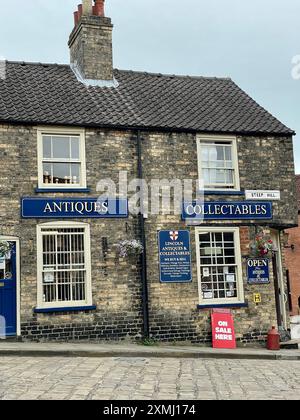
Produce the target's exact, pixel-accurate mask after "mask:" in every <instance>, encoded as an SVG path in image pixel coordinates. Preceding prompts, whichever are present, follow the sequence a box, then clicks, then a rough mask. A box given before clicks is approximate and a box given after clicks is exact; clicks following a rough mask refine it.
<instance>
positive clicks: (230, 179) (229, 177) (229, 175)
mask: <svg viewBox="0 0 300 420" xmlns="http://www.w3.org/2000/svg"><path fill="white" fill-rule="evenodd" d="M226 172H227V184H233V171H226Z"/></svg>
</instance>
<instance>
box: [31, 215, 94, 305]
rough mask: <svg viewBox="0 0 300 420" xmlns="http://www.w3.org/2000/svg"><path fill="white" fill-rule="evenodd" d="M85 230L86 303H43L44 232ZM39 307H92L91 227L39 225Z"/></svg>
mask: <svg viewBox="0 0 300 420" xmlns="http://www.w3.org/2000/svg"><path fill="white" fill-rule="evenodd" d="M47 228H49V229H76V228H79V229H84V247H85V251H84V252H85V269H86V285H85V288H86V299H85V300H84V301H59V302H44V301H43V275H42V273H43V232H42V231H43V230H44V229H47ZM36 237H37V307H38V308H40V309H49V308H68V307H70V308H76V307H83V306H91V305H92V275H91V237H90V225H89V224H88V223H82V222H49V223H41V224H39V225H37V235H36Z"/></svg>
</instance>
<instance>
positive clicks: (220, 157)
mask: <svg viewBox="0 0 300 420" xmlns="http://www.w3.org/2000/svg"><path fill="white" fill-rule="evenodd" d="M217 160H221V161H224V147H223V146H217Z"/></svg>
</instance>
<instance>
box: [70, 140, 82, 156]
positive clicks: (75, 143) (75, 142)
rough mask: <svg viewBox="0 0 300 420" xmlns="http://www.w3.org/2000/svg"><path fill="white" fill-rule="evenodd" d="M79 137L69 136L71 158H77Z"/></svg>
mask: <svg viewBox="0 0 300 420" xmlns="http://www.w3.org/2000/svg"><path fill="white" fill-rule="evenodd" d="M79 157H80V156H79V137H71V158H72V159H79Z"/></svg>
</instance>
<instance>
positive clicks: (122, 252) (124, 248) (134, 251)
mask: <svg viewBox="0 0 300 420" xmlns="http://www.w3.org/2000/svg"><path fill="white" fill-rule="evenodd" d="M117 247H118V254H119V256H120V257H121V258H126V257H130V256H136V255H141V254H142V253H143V252H144V247H143V245H142V243H141V241H139V240H136V239H130V240H128V239H126V240H124V241H122V242H120V243H119V244H118V246H117Z"/></svg>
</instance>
